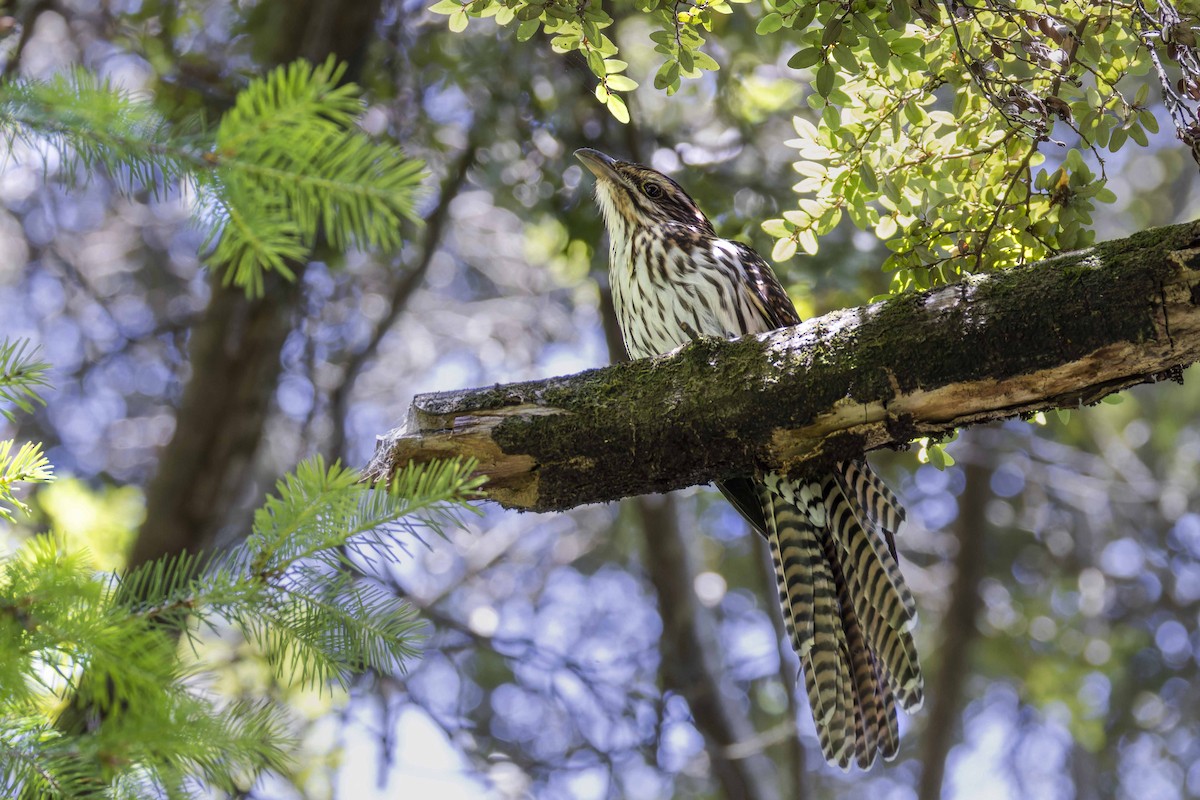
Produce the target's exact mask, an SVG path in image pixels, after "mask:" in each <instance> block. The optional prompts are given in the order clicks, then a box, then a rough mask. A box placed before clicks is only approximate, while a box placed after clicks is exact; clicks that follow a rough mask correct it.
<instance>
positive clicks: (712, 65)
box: [692, 50, 721, 72]
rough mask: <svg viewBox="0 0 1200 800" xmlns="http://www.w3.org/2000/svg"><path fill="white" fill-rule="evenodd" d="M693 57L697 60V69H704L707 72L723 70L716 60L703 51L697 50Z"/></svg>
mask: <svg viewBox="0 0 1200 800" xmlns="http://www.w3.org/2000/svg"><path fill="white" fill-rule="evenodd" d="M692 55H693V57H694V60H695V65H696V69H702V70H705V71H707V72H717V71H718V70H720V69H721V65H720V64H718V63H717V61H716V59H714V58H713V57H712V56H710V55H709V54H708V53H706V52H704V51H703V50H696V51H695V52H694V53H693V54H692Z"/></svg>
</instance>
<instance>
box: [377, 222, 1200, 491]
mask: <svg viewBox="0 0 1200 800" xmlns="http://www.w3.org/2000/svg"><path fill="white" fill-rule="evenodd" d="M1198 358H1200V221H1197V222H1191V223H1186V224H1183V225H1175V226H1171V227H1166V228H1158V229H1154V230H1149V231H1144V232H1142V233H1139V234H1136V235H1134V236H1131V237H1129V238H1128V239H1121V240H1116V241H1112V242H1106V243H1104V244H1101V245H1097V246H1096V247H1093V248H1091V249H1088V250H1082V251H1079V252H1075V253H1069V254H1066V255H1062V256H1058V257H1056V258H1053V259H1049V260H1047V261H1043V262H1039V263H1037V264H1033V265H1030V266H1028V267H1023V268H1019V269H1012V270H1005V271H1002V272H995V273H989V274H987V275H979V276H973V277H970V278H968V279H966V280H965V281H963V282H961V283H957V284H953V285H950V286H945V287H941V288H938V289H933V290H930V291H925V292H919V293H910V294H905V295H902V296H899V297H896V298H892V299H890V300H887V301H885V302H882V303H875V304H873V305H870V306H865V307H862V308H855V309H848V310H844V311H837V312H834V313H831V314H826V315H825V316H823V317H819V318H817V319H813V320H809V321H808V322H805V323H803V324H801V325H798V326H796V327H794V328H783V329H780V330H778V331H773V332H771V333H767V334H762V335H759V336H753V337H744V338H741V339H736V340H732V341H722V340H716V339H701V340H699V341H696V342H693V343H691V344H690V345H688V346H686V347H684V348H682V350H681V351H679V352H677V353H674V354H671V355H667V356H661V357H658V358H652V359H640V360H638V361H634V362H631V363H629V364H618V365H615V366H612V367H606V368H603V369H597V370H590V371H587V372H582V373H579V374H578V375H572V376H568V377H562V378H551V379H548V380H542V381H533V382H526V383H515V384H508V385H497V386H494V387H491V388H484V389H471V390H466V391H460V392H445V393H436V394H427V395H421V396H418V397H417V398H416V399H415V400H414V401H413V404H412V407H411V408H410V409H409V418H408V421H407V423H406V424H405V426H404V427H402V428H398V429H396V430H393V431H391V432H390V433H388V434H387V435H385V436H382V437H380V440H379V442H378V444H377V447H376V453H375V456H374V458H373V459H372V460H371V463H370V464H369V465H368V466H367V468H366V470H365V473H366V479H368V480H378V479H382V478H386V477H390V476H391V475H392V474H394V473H395V471H396V470H398V469H400V468H401V467H403V466H405V465H407V464H410V463H415V462H424V461H428V460H431V459H435V458H444V457H448V456H467V457H472V458H475V459H477V460H478V462H479V472H480V473H481V474H483V475H486V476H487V478H488V483H487V485H486V487H485V490H486V492H487V494H488V496H489V497H490V498H491V499H492V500H495V501H497V502H500V503H501V504H503V505H505V506H509V507H514V508H523V509H529V510H537V511H547V510H561V509H565V508H570V507H573V506H577V505H582V504H584V503H594V502H602V501H607V500H615V499H618V498H621V497H626V496H629V495H634V494H645V493H649V492H662V491H668V490H671V489H678V488H681V487H684V486H690V485H694V484H698V483H707V482H709V481H712V480H715V479H719V478H724V477H730V476H733V475H739V474H749V473H752V472H753V471H755V470H767V469H771V470H776V469H779V470H785V471H788V472H789V473H792V474H797V473H803V472H806V471H809V470H819V469H823V468H828V466H829V463H830V462H832V461H839V460H843V459H847V458H852V457H856V456H858V455H861V453H862V452H864V451H865V450H871V449H875V448H880V447H899V446H903V445H905V444H906V443H908V442H909V441H911V440H912V439H914V438H917V437H921V436H937V435H940V434H944V433H946V432H948V431H950V430H953V429H955V428H959V427H964V426H969V425H973V424H977V423H981V422H989V421H992V420H999V419H1006V418H1009V417H1014V416H1018V415H1021V414H1029V413H1032V412H1035V411H1038V410H1041V409H1046V408H1056V407H1057V408H1063V407H1065V408H1073V407H1076V406H1079V405H1081V404H1090V403H1094V402H1096V401H1098V400H1099V399H1100V398H1102V397H1104V396H1105V395H1107V394H1110V393H1112V392H1115V391H1118V390H1120V389H1124V388H1126V387H1128V386H1132V385H1134V384H1138V383H1146V382H1150V381H1155V380H1160V379H1162V378H1164V377H1169V378H1173V379H1176V380H1179V379H1181V378H1180V375H1181V370H1182V368H1183V367H1184V366H1187V365H1188V364H1191V363H1192V362H1194V361H1196V360H1197V359H1198Z"/></svg>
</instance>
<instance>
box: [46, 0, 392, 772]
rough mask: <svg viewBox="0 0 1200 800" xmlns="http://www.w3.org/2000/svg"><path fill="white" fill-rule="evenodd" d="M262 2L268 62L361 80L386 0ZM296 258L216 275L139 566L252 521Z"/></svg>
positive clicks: (79, 723)
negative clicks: (281, 266) (250, 499)
mask: <svg viewBox="0 0 1200 800" xmlns="http://www.w3.org/2000/svg"><path fill="white" fill-rule="evenodd" d="M260 9H261V10H262V11H264V12H272V11H273V12H274V13H275V14H276V15H277V16H278V20H279V21H278V24H276V25H274V26H269V27H265V28H264V29H263V30H264V35H267V34H269V35H270V36H272V37H274V38H273V39H271V40H270V41H267V40H265V39H264V40H262V41H260V42H258V44H259V45H260V49H262V50H264V51H266V52H269V53H270V54H271V58H270V61H269V63H268V64H267V65H266V68H269V67H271V66H274V65H275V64H281V63H285V62H288V61H292V60H295V59H296V58H300V57H303V58H307V59H309V60H311V61H317V62H319V61H323V60H324V59H325V58H326V57H328V56H329V55H330V54H333V55H336V56H337V57H339V58H343V59H345V60H347V61H349V62H350V63H351V65H352V68H351V69H350V70H348V71H347V75H346V77H345V80H352V79H353V70H354V69H355V68H357V67H358V66H360V65H361V54H362V52H363V50H364V49H365V47H366V44H367V42H368V41H369V39H370V36H371V25H372V23H373V21H374V19H375V16H376V14H377V13H378V10H379V0H360V1H359V2H339V1H338V0H306V2H293V0H274V2H271V3H269V4H267V5H264V6H262V7H260ZM289 266H290V267H291V269H292V271H293V272H294V273H295V274H296V279H295V281H294V282H292V283H288V282H285V281H283V280H280V279H274V280H268V281H267V287H266V293H265V296H264V297H262V298H261V299H257V300H251V299H248V298H247V297H246V296H245V293H244V292H242V291H241V290H238V289H233V288H225V287H223V286H221V280H220V276H219V275H217V274H213V275H211V276H210V278H209V285H210V287H211V291H212V298H211V300H210V301H209V305H208V308H207V309H206V311H205V313H204V315H203V317H202V319H201V320H200V322H198V323H197V325H196V327H195V328H194V329H193V330H192V331H191V335H190V345H189V365H190V367H191V377H190V378H189V380H188V383H187V386H186V387H185V388H184V392H183V397H182V400H181V401H180V405H179V410H178V413H177V414H176V417H175V433H174V435H173V436H172V438H171V441H170V442H168V444H167V446H166V447H165V448H164V449H163V451H162V454H161V456H160V458H159V462H158V471H157V473H156V474H155V475H154V477H153V478H152V479H151V481H150V484H149V486H148V487H147V490H146V495H147V498H146V520H145V522H144V523H143V524H142V528H141V531H140V533H139V535H138V539H137V541H136V542H135V544H134V547H133V549H132V552H131V554H130V561H129V564H130V566H131V567H132V566H137V565H139V564H142V563H144V562H146V561H150V560H153V559H156V558H160V557H163V556H170V555H174V554H177V553H180V552H182V551H184V550H187V551H192V552H196V551H199V550H203V549H205V548H206V547H208V546H210V545H211V544H212V543H213V542H214V541H215V540H216V537H217V533H218V531H220V530H221V529H222V528H225V527H230V528H237V529H240V530H248V528H249V510H248V507H244V506H243V505H240V504H239V503H238V502H237V501H238V499H239V498H245V497H246V492H247V489H248V488H249V487H251V486H253V484H254V475H253V466H254V457H255V454H256V453H257V451H258V447H259V444H260V443H261V441H262V436H263V430H264V426H265V423H266V419H267V414H268V412H269V410H270V404H271V399H272V397H273V396H274V393H275V387H276V383H277V381H278V377H279V373H280V370H281V361H280V351H281V350H282V348H283V344H284V342H285V340H286V339H287V336H288V334H289V333H290V331H291V329H292V320H293V318H294V317H295V315H296V314H295V312H296V309H297V307H298V304H299V302H300V299H301V297H302V294H303V287H302V285H301V281H302V278H303V274H304V266H305V265H304V264H301V263H295V264H290V265H289ZM80 680H81V681H86V680H87V676H86V675H85V676H84V677H83V678H81V679H80ZM102 720H103V715H102V714H101V713H99V711H98V709H97V707H95V706H93V705H90V704H87V703H82V702H80V703H74V702H72V703H70V704H68V705H67V707H66V708H65V709H64V711H63V713H62V714H60V715H59V718H58V720H57V721H56V725H57V726H58V728H59V729H60V730H64V731H80V732H81V731H83V730H85V729H92V728H94V727H95V726H97V725H98V724H100V723H101V722H102ZM93 766H94V765H87V767H88V768H89V769H90V768H93ZM97 787H98V790H97V791H98V792H99V793H101V794H102V793H103V791H104V789H105V787H106V784H105V782H104V781H103V780H102V779H100V778H97Z"/></svg>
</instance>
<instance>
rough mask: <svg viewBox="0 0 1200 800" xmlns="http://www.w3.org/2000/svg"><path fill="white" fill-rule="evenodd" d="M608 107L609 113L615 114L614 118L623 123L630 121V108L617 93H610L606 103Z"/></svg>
mask: <svg viewBox="0 0 1200 800" xmlns="http://www.w3.org/2000/svg"><path fill="white" fill-rule="evenodd" d="M604 105H605V106H606V107H607V108H608V113H610V114H612V115H613V119H615V120H616V121H617V122H620V123H621V124H622V125H624V124H627V123H628V122H629V109H628V108H627V107H626V106H625V101H624V100H622V99H621V98H620V97H617V96H616V95H615V94H614V95H610V96H609V98H608V100H607V101H606V102H605V104H604Z"/></svg>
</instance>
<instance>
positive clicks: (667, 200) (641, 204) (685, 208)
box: [575, 147, 715, 236]
mask: <svg viewBox="0 0 1200 800" xmlns="http://www.w3.org/2000/svg"><path fill="white" fill-rule="evenodd" d="M575 156H576V158H578V159H579V160H580V161H582V162H583V165H584V166H585V167H587V168H588V169H589V170H591V172H592V174H593V175H595V176H596V202H597V203H599V204H600V210H601V211H602V212H603V213H604V222H605V224H606V225H607V226H608V230H609V233H610V234H611V233H614V232H617V231H633V230H637V229H638V228H644V227H655V226H660V225H678V226H682V227H684V228H688V229H691V230H693V231H695V232H697V233H705V234H708V235H710V236H713V235H715V234H714V232H713V227H712V223H710V222H709V221H708V218H707V217H705V216H704V213H703V212H702V211H701V210H700V208H699V207H698V206H697V205H696V201H694V200H692V198H690V197H688V193H687V192H685V191H684V190H683V188H682V187H681V186H680V185H679V184H678V183H676V182H675V181H673V180H671V179H670V178H668V177H667V176H666V175H663V174H662V173H661V172H659V171H658V170H654V169H650V168H649V167H644V166H642V165H641V164H634V163H632V162H629V161H618V160H617V159H615V158H613V157H612V156H607V155H605V154H604V153H601V152H600V151H599V150H592V149H591V148H589V147H585V148H583V149H581V150H576V151H575Z"/></svg>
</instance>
